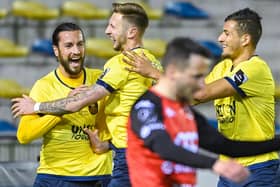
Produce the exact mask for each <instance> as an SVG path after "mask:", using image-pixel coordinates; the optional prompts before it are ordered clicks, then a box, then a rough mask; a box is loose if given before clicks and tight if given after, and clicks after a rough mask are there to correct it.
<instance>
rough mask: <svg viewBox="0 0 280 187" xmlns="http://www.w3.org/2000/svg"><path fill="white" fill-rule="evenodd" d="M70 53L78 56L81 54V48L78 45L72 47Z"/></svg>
mask: <svg viewBox="0 0 280 187" xmlns="http://www.w3.org/2000/svg"><path fill="white" fill-rule="evenodd" d="M72 53H73V54H80V53H81V48H80V47H79V46H78V45H74V46H73V48H72Z"/></svg>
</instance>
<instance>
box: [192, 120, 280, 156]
mask: <svg viewBox="0 0 280 187" xmlns="http://www.w3.org/2000/svg"><path fill="white" fill-rule="evenodd" d="M197 121H198V123H199V124H198V131H199V137H200V141H199V144H200V146H201V147H202V148H204V149H207V150H209V151H212V152H214V153H218V154H224V155H228V156H231V157H241V156H253V155H257V154H263V153H268V152H272V151H276V150H279V149H280V139H279V138H275V139H272V140H267V141H237V140H230V139H228V138H226V137H225V136H223V135H222V134H221V133H219V132H218V131H217V130H216V129H214V128H213V127H211V126H210V125H208V124H207V121H205V122H204V123H203V121H201V120H200V119H197Z"/></svg>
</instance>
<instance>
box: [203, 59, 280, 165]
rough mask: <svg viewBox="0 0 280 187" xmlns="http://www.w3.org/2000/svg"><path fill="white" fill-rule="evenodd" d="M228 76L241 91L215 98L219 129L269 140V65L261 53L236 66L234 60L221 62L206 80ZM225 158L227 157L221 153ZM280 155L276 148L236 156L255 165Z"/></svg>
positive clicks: (271, 100) (271, 103)
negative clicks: (270, 150)
mask: <svg viewBox="0 0 280 187" xmlns="http://www.w3.org/2000/svg"><path fill="white" fill-rule="evenodd" d="M221 78H225V79H226V80H227V81H228V82H229V83H230V84H231V85H232V86H233V87H234V88H235V89H236V91H237V93H238V94H236V95H234V96H231V97H226V98H221V99H216V100H215V101H214V106H215V110H216V117H217V120H218V127H219V131H220V132H221V133H222V134H224V135H225V136H226V137H228V138H230V139H233V140H244V141H245V140H249V141H258V140H268V139H272V138H273V137H274V133H275V132H274V131H275V129H274V116H275V113H274V96H273V95H274V89H275V87H274V80H273V77H272V73H271V71H270V68H269V67H268V65H267V64H266V63H265V62H264V61H263V60H262V59H261V58H260V57H258V56H253V57H252V58H250V59H249V60H247V61H244V62H242V63H240V64H238V65H237V66H236V67H235V68H233V64H232V61H231V60H230V59H225V60H224V61H222V62H220V63H218V64H217V65H216V66H215V67H214V69H213V70H212V71H211V73H210V74H209V75H208V76H207V77H206V79H205V81H206V83H211V82H213V81H215V80H217V79H221ZM222 158H224V157H223V156H222ZM273 159H278V155H277V153H276V152H271V153H267V154H262V155H259V156H252V157H243V158H238V159H237V160H238V161H239V162H240V163H241V164H243V165H246V166H248V165H252V164H256V163H261V162H264V161H268V160H273Z"/></svg>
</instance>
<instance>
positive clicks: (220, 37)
mask: <svg viewBox="0 0 280 187" xmlns="http://www.w3.org/2000/svg"><path fill="white" fill-rule="evenodd" d="M223 41H224V34H223V33H221V34H220V36H219V37H218V42H220V43H222V42H223Z"/></svg>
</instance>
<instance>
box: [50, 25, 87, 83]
mask: <svg viewBox="0 0 280 187" xmlns="http://www.w3.org/2000/svg"><path fill="white" fill-rule="evenodd" d="M53 49H54V53H55V56H56V57H57V59H58V61H59V62H60V68H62V70H63V72H64V73H65V74H66V75H67V76H68V77H77V76H79V75H80V74H81V72H82V68H83V64H84V58H85V42H84V38H83V35H82V33H81V31H80V30H75V31H62V32H60V33H59V41H58V46H53Z"/></svg>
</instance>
